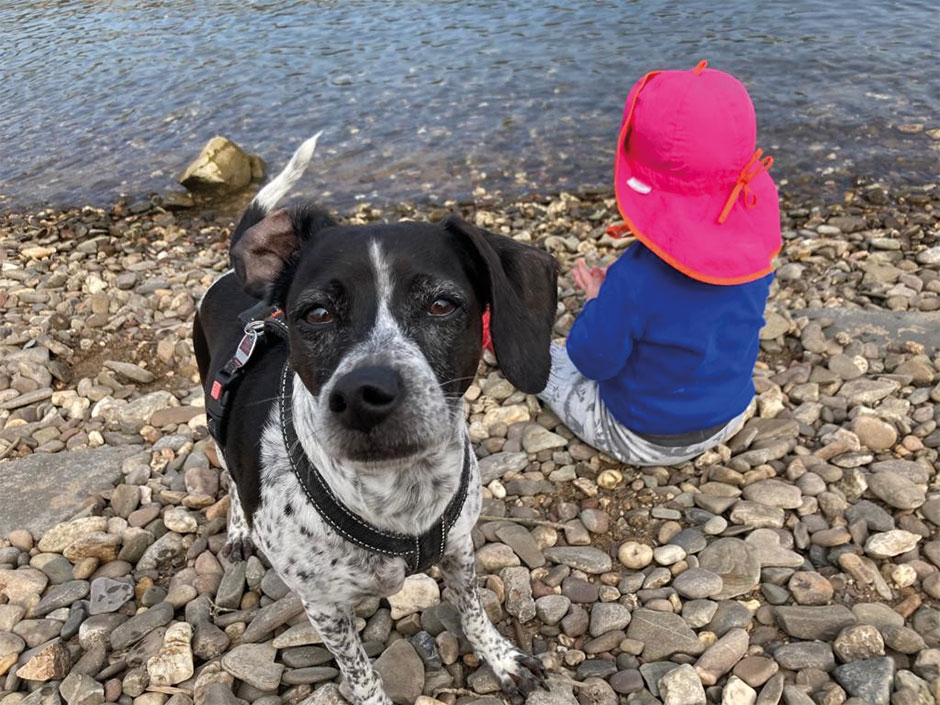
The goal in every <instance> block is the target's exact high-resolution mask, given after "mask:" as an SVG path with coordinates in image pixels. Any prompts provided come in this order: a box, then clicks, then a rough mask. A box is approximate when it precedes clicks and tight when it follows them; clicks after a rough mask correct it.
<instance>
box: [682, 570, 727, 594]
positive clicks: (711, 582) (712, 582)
mask: <svg viewBox="0 0 940 705" xmlns="http://www.w3.org/2000/svg"><path fill="white" fill-rule="evenodd" d="M672 586H673V587H674V588H675V590H676V592H678V593H679V594H680V595H681V596H682V597H687V598H690V599H693V600H698V599H703V598H706V597H712V596H714V595H717V594H719V593H720V592H721V590H722V588H723V587H724V582H723V581H722V579H721V576H720V575H717V574H716V573H713V572H711V571H710V570H705V569H704V568H690V569H689V570H686V571H684V572H682V573H680V574H679V575H678V576H677V577H676V578H675V579H674V580H673V581H672Z"/></svg>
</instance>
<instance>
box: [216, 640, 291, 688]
mask: <svg viewBox="0 0 940 705" xmlns="http://www.w3.org/2000/svg"><path fill="white" fill-rule="evenodd" d="M276 654H277V649H275V648H274V647H273V646H270V645H268V644H242V645H241V646H236V647H235V648H234V649H232V650H231V651H229V652H228V653H227V654H225V656H223V657H222V668H224V669H225V670H226V671H228V672H229V673H230V674H231V675H233V676H234V677H235V678H238V679H239V680H243V681H245V682H246V683H248V684H249V685H252V686H254V687H255V688H257V689H258V690H276V689H277V687H278V685H279V684H280V682H281V673H282V672H283V671H284V666H283V665H281V664H279V663H275V662H274V657H275V655H276Z"/></svg>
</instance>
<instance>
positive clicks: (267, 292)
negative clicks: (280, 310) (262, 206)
mask: <svg viewBox="0 0 940 705" xmlns="http://www.w3.org/2000/svg"><path fill="white" fill-rule="evenodd" d="M254 208H256V206H255V204H254V203H253V204H252V205H251V206H249V208H248V211H247V212H246V213H245V215H244V216H243V217H242V220H241V222H239V224H238V227H236V228H235V234H234V235H233V236H232V246H231V261H232V267H233V268H234V269H235V275H236V276H237V277H238V279H239V281H241V283H242V286H244V287H245V293H247V294H249V295H251V296H254V297H255V298H258V299H264V300H266V301H268V302H269V303H279V304H282V303H283V301H274V300H275V299H279V298H283V296H284V295H286V289H287V285H289V284H290V277H291V275H292V273H293V264H294V263H295V262H296V259H297V254H298V253H299V252H300V248H301V246H302V245H303V243H304V242H306V241H307V240H310V239H311V238H312V237H313V235H314V234H315V233H316V232H318V231H319V230H322V229H323V228H328V227H331V226H333V225H336V221H334V220H333V218H332V217H331V216H330V215H329V213H327V212H326V211H325V210H323V209H322V208H320V207H318V206H313V205H307V206H298V207H296V208H292V209H291V210H287V209H284V208H282V209H280V210H276V211H272V212H271V213H268V214H267V215H263V214H262V213H258V212H257V211H254V212H253V209H254ZM253 221H254V222H253Z"/></svg>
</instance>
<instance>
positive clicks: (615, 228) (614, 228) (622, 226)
mask: <svg viewBox="0 0 940 705" xmlns="http://www.w3.org/2000/svg"><path fill="white" fill-rule="evenodd" d="M604 232H606V233H607V234H608V235H610V237H612V238H614V239H615V240H620V239H622V238H624V237H626V235H627V234H628V233H629V232H630V226H629V225H627V224H626V223H617V224H616V225H611V226H610V227H609V228H607V230H605V231H604Z"/></svg>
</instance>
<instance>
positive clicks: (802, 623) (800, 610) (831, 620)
mask: <svg viewBox="0 0 940 705" xmlns="http://www.w3.org/2000/svg"><path fill="white" fill-rule="evenodd" d="M775 614H776V616H777V622H778V624H780V626H781V628H782V629H783V631H785V632H786V633H787V634H789V635H790V636H792V637H795V638H797V639H805V640H807V641H813V640H814V639H820V640H823V641H830V640H832V639H834V638H835V637H836V635H837V634H838V633H839V632H840V631H842V629H844V628H845V627H849V626H851V625H853V624H855V622H856V617H855V615H854V614H852V613H851V612H850V611H849V609H848V608H847V607H843V606H842V605H831V606H828V607H802V606H800V607H777V608H775Z"/></svg>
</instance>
